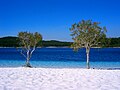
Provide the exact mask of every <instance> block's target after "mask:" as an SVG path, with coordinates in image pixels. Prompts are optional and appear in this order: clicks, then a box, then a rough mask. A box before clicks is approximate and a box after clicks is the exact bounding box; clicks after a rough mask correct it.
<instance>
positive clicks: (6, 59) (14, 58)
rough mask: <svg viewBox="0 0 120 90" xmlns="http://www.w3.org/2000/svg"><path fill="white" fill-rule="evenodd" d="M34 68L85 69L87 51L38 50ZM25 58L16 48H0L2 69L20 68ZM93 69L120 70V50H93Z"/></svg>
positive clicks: (64, 49) (33, 62)
mask: <svg viewBox="0 0 120 90" xmlns="http://www.w3.org/2000/svg"><path fill="white" fill-rule="evenodd" d="M30 62H31V65H32V66H34V67H45V68H47V67H51V68H85V67H86V53H85V49H80V50H79V51H78V52H74V51H73V49H70V48H38V49H36V51H35V52H34V53H33V55H32V58H31V60H30ZM24 64H25V58H24V57H23V56H22V55H21V54H20V51H18V50H17V49H16V48H0V67H20V66H22V65H24ZM90 65H91V67H92V68H120V48H92V49H91V51H90Z"/></svg>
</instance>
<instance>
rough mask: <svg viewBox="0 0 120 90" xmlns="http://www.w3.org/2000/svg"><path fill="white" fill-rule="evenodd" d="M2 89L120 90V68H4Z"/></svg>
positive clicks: (0, 72) (0, 73)
mask: <svg viewBox="0 0 120 90" xmlns="http://www.w3.org/2000/svg"><path fill="white" fill-rule="evenodd" d="M0 90H120V70H94V69H90V70H87V69H51V68H0Z"/></svg>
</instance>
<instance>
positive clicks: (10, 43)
mask: <svg viewBox="0 0 120 90" xmlns="http://www.w3.org/2000/svg"><path fill="white" fill-rule="evenodd" d="M105 42H106V43H104V45H102V46H104V47H120V37H119V38H107V39H106V40H105ZM71 44H72V42H61V41H56V40H50V41H42V43H39V44H38V46H41V45H42V46H43V47H49V46H55V47H70V46H71ZM0 47H19V40H18V38H17V37H3V38H0Z"/></svg>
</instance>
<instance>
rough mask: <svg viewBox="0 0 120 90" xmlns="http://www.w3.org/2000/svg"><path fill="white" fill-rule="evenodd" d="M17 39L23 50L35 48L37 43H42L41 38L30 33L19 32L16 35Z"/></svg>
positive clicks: (36, 34) (36, 33) (37, 34)
mask: <svg viewBox="0 0 120 90" xmlns="http://www.w3.org/2000/svg"><path fill="white" fill-rule="evenodd" d="M18 38H19V40H20V44H21V45H22V46H23V47H25V48H27V49H28V48H30V47H34V46H35V47H36V45H37V43H38V42H39V41H42V36H41V35H40V34H39V33H38V32H35V33H30V32H20V33H19V34H18Z"/></svg>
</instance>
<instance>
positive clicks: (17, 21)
mask: <svg viewBox="0 0 120 90" xmlns="http://www.w3.org/2000/svg"><path fill="white" fill-rule="evenodd" d="M82 19H85V20H88V19H91V20H93V21H98V22H101V26H106V27H107V29H108V32H107V37H120V0H0V37H3V36H17V34H18V32H20V31H30V32H35V31H37V32H39V33H41V34H42V35H43V39H44V40H61V41H71V40H72V39H71V36H70V31H69V28H70V27H71V25H72V24H73V23H75V22H79V21H81V20H82Z"/></svg>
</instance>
